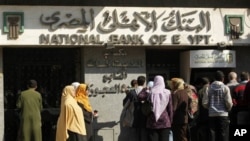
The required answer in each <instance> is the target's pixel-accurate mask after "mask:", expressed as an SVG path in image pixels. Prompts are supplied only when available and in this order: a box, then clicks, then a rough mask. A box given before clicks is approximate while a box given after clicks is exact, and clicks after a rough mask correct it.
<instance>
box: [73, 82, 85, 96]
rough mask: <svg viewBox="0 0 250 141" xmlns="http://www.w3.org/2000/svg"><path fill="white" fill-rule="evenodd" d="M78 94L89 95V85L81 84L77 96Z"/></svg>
mask: <svg viewBox="0 0 250 141" xmlns="http://www.w3.org/2000/svg"><path fill="white" fill-rule="evenodd" d="M78 96H88V85H87V84H80V85H79V86H78V87H77V89H76V97H78Z"/></svg>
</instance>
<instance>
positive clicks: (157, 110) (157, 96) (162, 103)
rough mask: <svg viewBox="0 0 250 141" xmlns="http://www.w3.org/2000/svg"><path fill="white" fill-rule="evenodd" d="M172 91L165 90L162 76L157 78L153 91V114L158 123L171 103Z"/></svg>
mask: <svg viewBox="0 0 250 141" xmlns="http://www.w3.org/2000/svg"><path fill="white" fill-rule="evenodd" d="M169 97H170V91H169V90H168V89H166V88H165V82H164V78H163V77H162V76H160V75H157V76H155V78H154V86H153V87H152V89H151V97H150V98H151V102H152V103H153V113H154V115H155V120H156V121H157V120H158V119H159V118H160V116H161V114H162V113H163V111H164V110H166V107H167V105H168V102H169Z"/></svg>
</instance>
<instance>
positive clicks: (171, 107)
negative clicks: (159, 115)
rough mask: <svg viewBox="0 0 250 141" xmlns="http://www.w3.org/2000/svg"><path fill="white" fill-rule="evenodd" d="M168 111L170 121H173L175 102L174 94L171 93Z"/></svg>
mask: <svg viewBox="0 0 250 141" xmlns="http://www.w3.org/2000/svg"><path fill="white" fill-rule="evenodd" d="M167 112H168V113H169V118H170V122H171V123H172V122H173V103H172V95H171V94H170V96H169V102H168V106H167Z"/></svg>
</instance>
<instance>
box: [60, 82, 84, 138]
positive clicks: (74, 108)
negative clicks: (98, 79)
mask: <svg viewBox="0 0 250 141" xmlns="http://www.w3.org/2000/svg"><path fill="white" fill-rule="evenodd" d="M74 95H75V89H74V86H72V85H68V86H65V88H64V89H63V92H62V96H61V109H60V115H59V117H58V121H57V130H56V141H66V140H67V138H68V137H69V135H68V130H70V131H72V132H75V133H78V134H81V135H86V129H85V123H84V117H83V112H82V109H81V108H80V107H79V106H78V104H77V102H76V100H75V99H74Z"/></svg>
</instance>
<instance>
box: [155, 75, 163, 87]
mask: <svg viewBox="0 0 250 141" xmlns="http://www.w3.org/2000/svg"><path fill="white" fill-rule="evenodd" d="M154 86H160V87H162V88H165V81H164V78H163V76H161V75H156V76H155V77H154Z"/></svg>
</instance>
